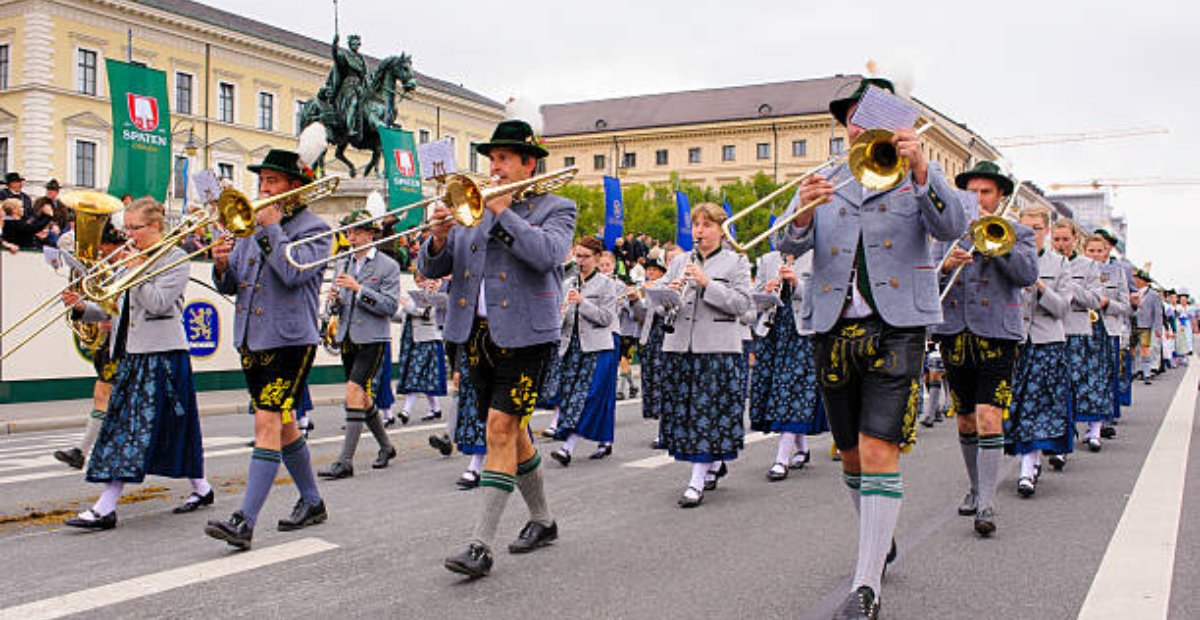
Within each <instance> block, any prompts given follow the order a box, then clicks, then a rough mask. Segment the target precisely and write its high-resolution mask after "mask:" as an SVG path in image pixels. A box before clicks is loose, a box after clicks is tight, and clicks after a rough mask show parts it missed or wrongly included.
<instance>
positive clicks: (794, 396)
mask: <svg viewBox="0 0 1200 620" xmlns="http://www.w3.org/2000/svg"><path fill="white" fill-rule="evenodd" d="M756 343H757V344H756V347H755V350H756V351H757V355H756V356H755V358H754V370H753V372H752V373H751V375H750V429H751V430H755V431H761V432H764V433H767V432H778V433H802V434H805V435H819V434H821V433H823V432H825V431H827V430H829V425H828V424H827V423H826V421H825V411H824V409H823V408H822V407H821V399H820V396H819V392H818V390H817V369H816V362H815V361H814V360H813V344H812V338H810V337H809V336H802V335H800V334H799V333H797V332H796V323H795V315H794V314H793V313H792V312H778V313H776V318H775V324H774V325H772V326H771V331H769V332H767V335H766V336H763V337H762V338H760V339H758V340H757V341H756Z"/></svg>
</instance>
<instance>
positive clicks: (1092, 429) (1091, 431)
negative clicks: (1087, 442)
mask: <svg viewBox="0 0 1200 620" xmlns="http://www.w3.org/2000/svg"><path fill="white" fill-rule="evenodd" d="M1100 426H1101V423H1100V422H1088V429H1087V438H1088V439H1095V438H1097V437H1099V436H1100Z"/></svg>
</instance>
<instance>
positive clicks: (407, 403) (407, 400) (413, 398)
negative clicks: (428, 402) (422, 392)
mask: <svg viewBox="0 0 1200 620" xmlns="http://www.w3.org/2000/svg"><path fill="white" fill-rule="evenodd" d="M415 402H417V395H416V394H405V395H404V413H412V406H413V403H415Z"/></svg>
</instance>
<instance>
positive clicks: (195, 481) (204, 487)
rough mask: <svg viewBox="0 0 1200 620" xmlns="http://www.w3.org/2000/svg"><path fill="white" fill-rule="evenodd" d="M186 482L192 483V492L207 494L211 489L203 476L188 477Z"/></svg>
mask: <svg viewBox="0 0 1200 620" xmlns="http://www.w3.org/2000/svg"><path fill="white" fill-rule="evenodd" d="M188 482H191V483H192V492H193V493H195V494H196V495H208V492H209V491H211V490H212V485H211V484H209V483H208V480H207V479H205V478H189V479H188Z"/></svg>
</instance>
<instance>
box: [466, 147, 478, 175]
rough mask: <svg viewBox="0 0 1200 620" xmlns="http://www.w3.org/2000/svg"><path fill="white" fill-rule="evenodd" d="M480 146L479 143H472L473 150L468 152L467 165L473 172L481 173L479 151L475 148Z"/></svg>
mask: <svg viewBox="0 0 1200 620" xmlns="http://www.w3.org/2000/svg"><path fill="white" fill-rule="evenodd" d="M477 146H479V143H478V142H472V143H471V148H470V150H469V151H467V164H468V166H470V169H471V172H479V151H476V150H475V147H477Z"/></svg>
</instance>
